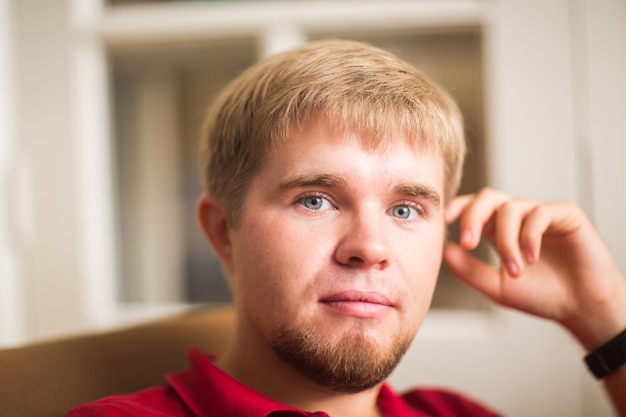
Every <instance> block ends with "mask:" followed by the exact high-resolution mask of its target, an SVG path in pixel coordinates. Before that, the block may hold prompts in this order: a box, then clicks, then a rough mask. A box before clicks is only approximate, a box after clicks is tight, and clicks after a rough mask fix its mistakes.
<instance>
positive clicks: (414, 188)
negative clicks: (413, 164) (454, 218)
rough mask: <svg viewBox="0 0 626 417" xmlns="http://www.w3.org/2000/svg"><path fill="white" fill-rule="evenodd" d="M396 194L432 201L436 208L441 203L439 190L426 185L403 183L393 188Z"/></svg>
mask: <svg viewBox="0 0 626 417" xmlns="http://www.w3.org/2000/svg"><path fill="white" fill-rule="evenodd" d="M393 191H394V193H396V194H400V195H406V196H411V197H418V198H422V199H426V200H430V201H431V202H432V203H433V204H434V205H435V206H439V204H440V203H441V197H440V196H439V193H438V192H437V190H435V189H434V188H433V187H431V186H429V185H426V184H418V183H402V184H400V185H397V186H395V187H394V188H393Z"/></svg>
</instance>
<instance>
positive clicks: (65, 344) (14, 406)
mask: <svg viewBox="0 0 626 417" xmlns="http://www.w3.org/2000/svg"><path fill="white" fill-rule="evenodd" d="M233 324H234V314H233V311H232V308H231V307H230V306H222V307H211V308H203V309H198V310H192V311H190V312H188V313H184V314H181V315H178V316H176V317H171V318H168V319H163V320H159V321H155V322H152V323H149V324H143V325H139V326H135V327H131V328H127V329H123V330H119V331H114V332H108V333H101V334H93V335H86V336H79V337H73V338H70V339H63V340H57V341H51V342H47V343H40V344H36V345H30V346H25V347H19V348H12V349H4V350H0V416H3V417H14V416H15V417H30V416H32V417H35V416H36V417H47V416H50V417H59V416H62V415H64V414H65V413H66V412H67V411H69V410H70V409H72V408H74V407H75V406H77V405H79V404H83V403H86V402H89V401H93V400H95V399H97V398H101V397H104V396H107V395H111V394H119V393H128V392H135V391H137V390H140V389H142V388H145V387H148V386H154V385H163V384H164V379H163V375H165V374H168V373H171V372H176V371H179V370H184V369H187V367H188V366H187V358H186V355H185V351H186V348H187V347H188V346H190V345H193V346H197V347H199V348H201V349H202V350H204V351H206V352H211V353H215V354H219V353H220V352H222V351H223V350H224V348H225V346H226V344H227V343H228V340H229V339H230V337H231V336H232V331H233Z"/></svg>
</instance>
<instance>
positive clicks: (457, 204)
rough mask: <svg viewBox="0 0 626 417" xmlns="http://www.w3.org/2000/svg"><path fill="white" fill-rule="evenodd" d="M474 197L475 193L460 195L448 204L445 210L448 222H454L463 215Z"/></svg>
mask: <svg viewBox="0 0 626 417" xmlns="http://www.w3.org/2000/svg"><path fill="white" fill-rule="evenodd" d="M473 198H474V194H465V195H460V196H457V197H455V198H453V199H452V200H450V202H448V204H446V210H445V212H444V219H445V221H446V224H450V223H453V222H454V221H455V220H456V219H458V217H459V216H460V215H461V213H462V212H463V210H465V208H466V207H467V205H468V204H469V203H470V202H471V201H472V199H473Z"/></svg>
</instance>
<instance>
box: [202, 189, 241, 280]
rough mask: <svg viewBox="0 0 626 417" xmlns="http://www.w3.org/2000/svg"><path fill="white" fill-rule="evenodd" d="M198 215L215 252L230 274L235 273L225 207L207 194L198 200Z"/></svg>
mask: <svg viewBox="0 0 626 417" xmlns="http://www.w3.org/2000/svg"><path fill="white" fill-rule="evenodd" d="M196 215H197V218H198V223H199V224H200V228H201V229H202V231H203V232H204V236H205V237H206V238H207V240H208V241H209V243H210V244H211V246H212V247H213V250H214V251H215V253H216V254H217V256H218V257H219V258H220V260H221V261H222V264H223V265H224V266H225V267H226V269H227V270H228V271H229V272H232V271H233V266H234V263H233V250H232V244H231V240H230V227H229V225H228V221H227V220H226V210H225V209H224V205H223V204H222V203H221V202H219V201H217V200H216V199H214V198H212V197H210V196H209V195H207V194H202V195H201V196H200V198H199V199H198V204H197V207H196Z"/></svg>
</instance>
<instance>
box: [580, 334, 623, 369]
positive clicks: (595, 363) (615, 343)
mask: <svg viewBox="0 0 626 417" xmlns="http://www.w3.org/2000/svg"><path fill="white" fill-rule="evenodd" d="M585 362H586V363H587V367H588V368H589V370H590V371H591V373H593V375H594V376H595V377H596V378H598V379H601V378H604V377H605V376H607V375H610V374H612V373H613V372H615V371H616V370H617V369H618V368H619V367H620V366H622V365H624V364H625V363H626V330H624V331H623V332H621V333H620V334H618V335H617V336H615V337H614V338H613V339H611V340H609V341H608V342H607V343H605V344H604V345H602V346H600V347H598V348H596V349H594V350H593V351H592V352H591V353H589V354H588V355H587V356H585Z"/></svg>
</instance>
